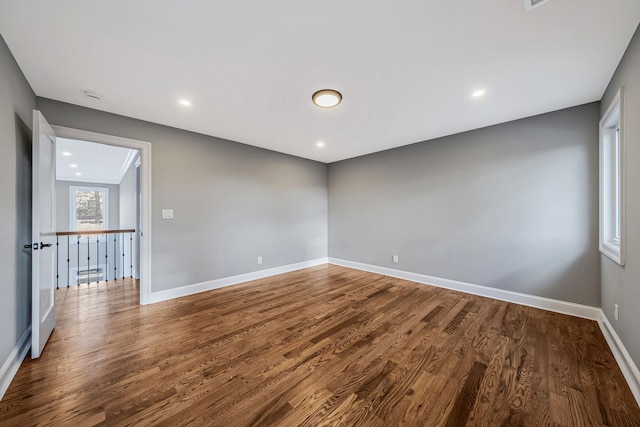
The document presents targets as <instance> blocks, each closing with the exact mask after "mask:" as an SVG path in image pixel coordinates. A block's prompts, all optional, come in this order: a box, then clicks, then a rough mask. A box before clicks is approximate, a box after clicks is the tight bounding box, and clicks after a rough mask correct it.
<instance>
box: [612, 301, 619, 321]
mask: <svg viewBox="0 0 640 427" xmlns="http://www.w3.org/2000/svg"><path fill="white" fill-rule="evenodd" d="M613 317H615V319H616V322H617V321H618V320H620V307H619V306H618V304H613Z"/></svg>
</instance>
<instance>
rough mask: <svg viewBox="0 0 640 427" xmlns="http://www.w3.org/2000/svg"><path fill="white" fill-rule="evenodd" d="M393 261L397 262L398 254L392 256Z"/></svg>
mask: <svg viewBox="0 0 640 427" xmlns="http://www.w3.org/2000/svg"><path fill="white" fill-rule="evenodd" d="M393 262H395V263H396V264H397V263H398V255H394V256H393Z"/></svg>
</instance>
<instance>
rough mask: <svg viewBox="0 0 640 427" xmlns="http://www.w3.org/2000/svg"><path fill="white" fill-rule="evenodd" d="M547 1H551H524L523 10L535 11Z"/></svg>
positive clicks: (547, 0)
mask: <svg viewBox="0 0 640 427" xmlns="http://www.w3.org/2000/svg"><path fill="white" fill-rule="evenodd" d="M549 1H551V0H524V10H525V12H529V11H530V10H532V9H535V8H536V7H538V6H542V5H543V4H545V3H547V2H549Z"/></svg>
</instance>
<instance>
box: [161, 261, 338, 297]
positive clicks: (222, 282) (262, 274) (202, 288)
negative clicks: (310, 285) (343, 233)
mask: <svg viewBox="0 0 640 427" xmlns="http://www.w3.org/2000/svg"><path fill="white" fill-rule="evenodd" d="M327 262H328V258H317V259H314V260H310V261H303V262H298V263H295V264H288V265H283V266H280V267H274V268H268V269H266V270H259V271H254V272H251V273H245V274H238V275H237V276H229V277H223V278H221V279H216V280H209V281H207V282H202V283H194V284H192V285H187V286H181V287H179V288H173V289H167V290H166V291H157V292H151V295H150V297H149V303H150V304H153V303H156V302H162V301H168V300H171V299H174V298H180V297H185V296H187V295H193V294H197V293H200V292H206V291H211V290H214V289H218V288H223V287H225V286H232V285H238V284H240V283H244V282H250V281H252V280H258V279H264V278H266V277H271V276H276V275H278V274H283V273H289V272H291V271H296V270H302V269H303V268H309V267H315V266H317V265H322V264H326V263H327Z"/></svg>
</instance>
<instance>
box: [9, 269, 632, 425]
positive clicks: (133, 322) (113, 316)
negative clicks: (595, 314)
mask: <svg viewBox="0 0 640 427" xmlns="http://www.w3.org/2000/svg"><path fill="white" fill-rule="evenodd" d="M56 298H57V299H56V301H57V304H58V325H57V327H56V329H55V330H54V332H53V335H52V337H51V340H50V342H49V344H47V347H46V348H45V350H44V353H43V355H42V358H41V359H39V360H35V361H31V360H26V361H25V362H24V363H23V365H22V367H21V368H20V370H19V372H18V374H17V376H16V378H15V380H14V381H13V383H12V384H11V386H10V388H9V390H8V392H7V394H6V395H5V397H4V399H3V400H2V401H1V402H0V424H2V425H3V426H5V425H11V426H12V425H20V426H22V425H74V426H85V425H109V426H121V425H122V426H124V425H154V426H155V425H158V426H186V425H190V426H194V425H207V426H245V425H264V426H276V425H277V426H395V425H408V426H464V425H472V426H476V425H478V426H588V425H589V426H591V425H596V426H599V425H615V426H619V425H620V426H622V425H626V426H640V409H639V408H638V405H637V404H636V402H635V400H634V398H633V396H632V394H631V392H630V390H629V388H628V386H627V384H626V383H625V381H624V379H623V376H622V374H621V372H620V369H619V368H618V366H617V365H616V363H615V360H614V358H613V355H612V354H611V351H610V350H609V348H608V347H607V344H606V343H605V340H604V338H603V336H602V334H601V332H600V330H599V328H598V325H597V324H596V323H595V322H593V321H588V320H584V319H578V318H574V317H570V316H565V315H561V314H556V313H551V312H546V311H542V310H538V309H533V308H529V307H524V306H519V305H515V304H510V303H505V302H501V301H496V300H491V299H486V298H481V297H476V296H471V295H467V294H462V293H458V292H454V291H449V290H445V289H439V288H435V287H430V286H425V285H421V284H415V283H411V282H407V281H403V280H399V279H393V278H389V277H385V276H380V275H377V274H372V273H366V272H361V271H357V270H350V269H347V268H343V267H338V266H332V265H323V266H318V267H314V268H311V269H306V270H301V271H297V272H293V273H288V274H285V275H281V276H276V277H272V278H268V279H263V280H258V281H254V282H250V283H246V284H242V285H237V286H233V287H228V288H223V289H218V290H215V291H211V292H208V293H203V294H198V295H193V296H190V297H185V298H181V299H179V300H173V301H168V302H165V303H159V304H154V305H151V306H143V307H141V306H139V305H138V289H137V286H136V285H135V283H131V282H129V283H122V281H120V282H118V284H117V285H114V284H113V282H110V284H109V286H108V289H107V286H106V285H105V284H100V285H95V284H93V285H91V286H86V285H82V286H80V287H79V288H76V287H72V288H68V289H67V288H63V289H60V290H58V291H57V294H56Z"/></svg>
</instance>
